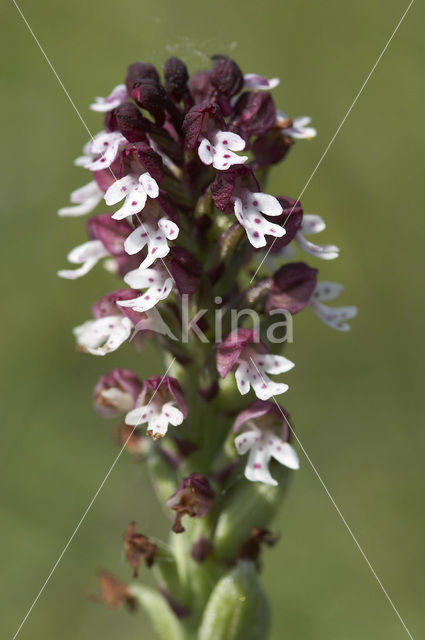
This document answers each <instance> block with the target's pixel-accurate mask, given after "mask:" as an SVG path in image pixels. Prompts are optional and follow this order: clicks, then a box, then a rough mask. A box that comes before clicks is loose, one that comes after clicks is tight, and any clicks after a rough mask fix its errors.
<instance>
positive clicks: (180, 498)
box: [165, 473, 214, 533]
mask: <svg viewBox="0 0 425 640" xmlns="http://www.w3.org/2000/svg"><path fill="white" fill-rule="evenodd" d="M213 501H214V491H213V490H212V489H211V486H210V483H209V482H208V479H207V478H206V477H205V476H203V475H201V474H200V473H191V474H190V475H189V476H187V477H186V478H182V480H181V482H180V484H179V486H178V488H177V490H176V491H175V492H174V493H173V494H172V495H171V496H170V497H169V498H168V500H167V502H166V503H165V504H166V506H167V507H171V509H173V511H175V512H176V517H175V520H174V524H173V526H172V530H173V531H174V533H182V532H183V531H184V530H185V529H184V527H183V525H182V522H181V521H182V518H183V516H185V515H187V516H189V517H190V518H195V517H196V518H202V517H203V516H206V515H207V513H209V511H210V509H211V507H212V505H213Z"/></svg>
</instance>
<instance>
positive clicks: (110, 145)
mask: <svg viewBox="0 0 425 640" xmlns="http://www.w3.org/2000/svg"><path fill="white" fill-rule="evenodd" d="M122 144H127V139H126V138H124V136H123V135H121V133H119V132H118V131H112V132H111V133H108V132H104V131H102V132H100V133H98V134H97V135H95V136H94V138H93V139H92V140H91V142H89V143H88V144H87V145H86V147H85V150H87V152H88V153H89V154H91V155H93V156H95V157H96V156H99V157H96V159H95V160H90V162H88V163H87V164H86V165H85V168H86V169H89V170H90V171H100V170H101V169H107V168H108V167H110V166H111V164H112V163H113V162H114V160H115V158H116V157H117V155H118V150H119V147H120V145H122Z"/></svg>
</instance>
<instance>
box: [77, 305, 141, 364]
mask: <svg viewBox="0 0 425 640" xmlns="http://www.w3.org/2000/svg"><path fill="white" fill-rule="evenodd" d="M132 326H133V325H132V323H131V321H130V320H129V319H128V318H126V317H124V316H121V315H119V316H105V317H104V318H99V319H98V320H88V321H87V322H85V323H84V324H82V325H80V326H79V327H75V329H74V331H73V333H74V335H75V337H76V340H77V345H78V347H79V348H80V349H81V350H82V351H86V352H87V353H91V354H92V355H94V356H104V355H106V354H107V353H110V352H111V351H115V350H116V349H118V347H119V346H121V345H122V343H123V342H125V341H126V340H127V339H128V338H129V337H130V334H131V329H132Z"/></svg>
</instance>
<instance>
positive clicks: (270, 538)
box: [237, 527, 279, 567]
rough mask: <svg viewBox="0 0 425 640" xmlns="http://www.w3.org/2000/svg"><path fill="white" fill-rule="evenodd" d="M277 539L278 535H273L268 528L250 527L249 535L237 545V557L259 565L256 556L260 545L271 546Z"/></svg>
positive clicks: (257, 556) (259, 550)
mask: <svg viewBox="0 0 425 640" xmlns="http://www.w3.org/2000/svg"><path fill="white" fill-rule="evenodd" d="M278 540H279V536H274V535H273V534H272V533H271V532H270V531H269V530H268V529H261V528H259V527H255V528H254V529H252V531H251V535H250V537H249V538H248V539H247V540H245V542H242V544H241V545H240V546H239V548H238V551H237V559H238V560H250V561H251V562H255V564H256V565H257V567H259V561H258V558H259V555H260V552H261V545H267V546H268V547H273V546H274V545H275V544H276V542H277V541H278Z"/></svg>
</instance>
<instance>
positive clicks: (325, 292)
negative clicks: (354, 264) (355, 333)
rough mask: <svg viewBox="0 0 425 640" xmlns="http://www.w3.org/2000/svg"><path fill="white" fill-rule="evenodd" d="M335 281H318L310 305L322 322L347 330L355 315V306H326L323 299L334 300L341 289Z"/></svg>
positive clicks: (333, 327) (337, 328)
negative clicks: (349, 321)
mask: <svg viewBox="0 0 425 640" xmlns="http://www.w3.org/2000/svg"><path fill="white" fill-rule="evenodd" d="M343 288H344V287H343V286H342V285H341V284H338V283H336V282H319V283H318V284H317V285H316V288H315V290H314V292H313V295H312V296H311V298H310V302H309V304H310V307H311V308H312V309H313V311H314V313H315V314H316V316H317V317H318V318H320V320H322V322H324V323H325V324H327V325H328V326H329V327H332V329H336V330H337V331H349V330H350V328H351V327H350V325H349V324H348V322H347V320H351V319H352V318H354V317H355V316H356V315H357V307H353V306H349V307H328V306H327V305H325V304H323V301H327V300H334V299H335V298H337V297H338V295H339V294H340V293H341V291H342V290H343Z"/></svg>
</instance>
